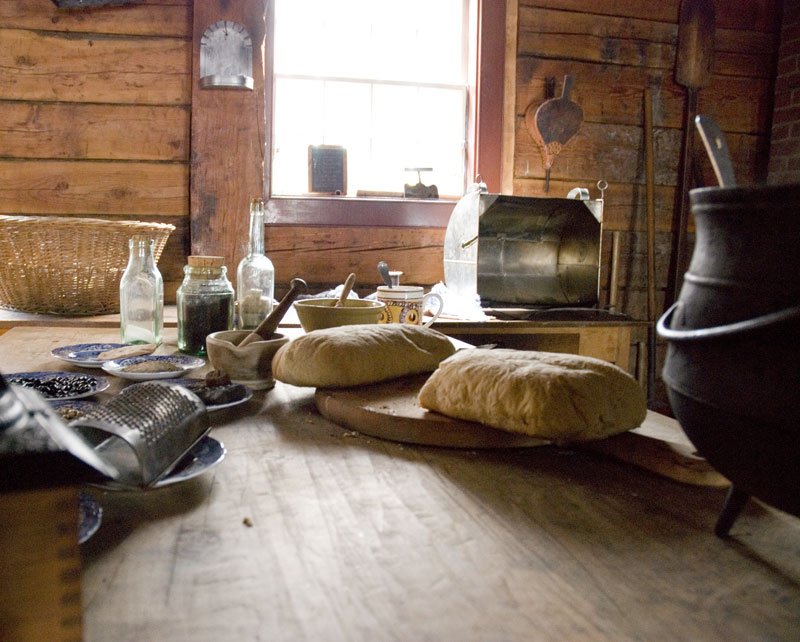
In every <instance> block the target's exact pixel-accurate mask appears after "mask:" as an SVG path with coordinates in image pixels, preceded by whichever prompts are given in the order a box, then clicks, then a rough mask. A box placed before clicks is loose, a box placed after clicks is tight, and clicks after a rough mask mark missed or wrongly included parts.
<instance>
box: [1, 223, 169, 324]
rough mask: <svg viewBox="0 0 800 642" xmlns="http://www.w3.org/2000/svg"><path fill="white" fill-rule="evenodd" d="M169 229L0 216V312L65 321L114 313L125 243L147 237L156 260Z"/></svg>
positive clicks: (151, 225) (158, 225) (161, 225)
mask: <svg viewBox="0 0 800 642" xmlns="http://www.w3.org/2000/svg"><path fill="white" fill-rule="evenodd" d="M174 229H175V226H174V225H168V224H165V223H142V222H139V221H106V220H101V219H93V218H69V217H59V216H52V217H51V216H3V215H0V307H3V308H8V309H12V310H22V311H24V312H42V313H46V314H60V315H70V316H85V315H90V314H111V313H115V312H119V282H120V279H121V278H122V273H123V272H124V271H125V267H126V266H127V264H128V254H129V249H128V241H129V239H130V238H131V237H132V236H134V235H148V236H150V238H152V239H153V240H154V241H155V259H156V261H158V258H159V257H160V256H161V252H162V251H163V249H164V245H165V244H166V242H167V238H168V237H169V235H170V233H171V232H172V231H173V230H174Z"/></svg>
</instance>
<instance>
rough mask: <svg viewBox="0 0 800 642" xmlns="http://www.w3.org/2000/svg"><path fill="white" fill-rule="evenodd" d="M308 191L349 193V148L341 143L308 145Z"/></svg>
mask: <svg viewBox="0 0 800 642" xmlns="http://www.w3.org/2000/svg"><path fill="white" fill-rule="evenodd" d="M308 191H309V192H311V193H314V194H338V195H345V194H347V150H346V149H345V148H344V147H341V146H339V145H309V146H308Z"/></svg>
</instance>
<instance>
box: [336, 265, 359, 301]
mask: <svg viewBox="0 0 800 642" xmlns="http://www.w3.org/2000/svg"><path fill="white" fill-rule="evenodd" d="M355 282H356V275H355V274H354V273H353V272H350V274H349V275H348V276H347V280H345V282H344V287H343V288H342V293H341V294H340V295H339V300H338V301H337V302H336V305H334V306H333V307H334V308H341V307H342V306H343V305H344V302H345V301H347V297H348V296H349V295H350V290H352V289H353V284H354V283H355Z"/></svg>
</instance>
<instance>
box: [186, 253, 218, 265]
mask: <svg viewBox="0 0 800 642" xmlns="http://www.w3.org/2000/svg"><path fill="white" fill-rule="evenodd" d="M186 262H187V263H188V264H189V265H190V266H191V267H207V268H221V267H222V266H223V265H224V263H225V257H224V256H201V255H198V254H193V255H191V256H189V257H188V258H187V259H186Z"/></svg>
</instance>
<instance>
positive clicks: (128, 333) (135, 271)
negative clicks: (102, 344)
mask: <svg viewBox="0 0 800 642" xmlns="http://www.w3.org/2000/svg"><path fill="white" fill-rule="evenodd" d="M128 248H129V251H130V256H129V258H128V266H127V267H126V268H125V272H124V273H123V274H122V279H121V280H120V283H119V314H120V332H121V334H122V341H123V342H124V343H156V344H158V343H161V332H162V330H163V328H164V279H163V278H162V277H161V272H159V271H158V268H157V267H156V260H155V256H154V254H153V252H154V248H155V241H154V240H153V239H151V238H149V237H146V236H134V237H133V238H131V239H130V240H129V241H128Z"/></svg>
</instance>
